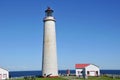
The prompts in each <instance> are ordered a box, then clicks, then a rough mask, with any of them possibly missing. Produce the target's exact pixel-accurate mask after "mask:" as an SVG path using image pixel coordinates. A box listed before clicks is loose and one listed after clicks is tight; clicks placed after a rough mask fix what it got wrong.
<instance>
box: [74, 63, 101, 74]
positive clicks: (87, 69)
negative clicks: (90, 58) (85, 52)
mask: <svg viewBox="0 0 120 80" xmlns="http://www.w3.org/2000/svg"><path fill="white" fill-rule="evenodd" d="M75 68H76V76H99V75H100V69H99V67H98V66H96V65H93V64H75Z"/></svg>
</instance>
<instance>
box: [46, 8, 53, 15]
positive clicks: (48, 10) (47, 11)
mask: <svg viewBox="0 0 120 80" xmlns="http://www.w3.org/2000/svg"><path fill="white" fill-rule="evenodd" d="M45 13H46V16H52V13H53V10H52V9H51V8H50V7H48V8H47V10H45Z"/></svg>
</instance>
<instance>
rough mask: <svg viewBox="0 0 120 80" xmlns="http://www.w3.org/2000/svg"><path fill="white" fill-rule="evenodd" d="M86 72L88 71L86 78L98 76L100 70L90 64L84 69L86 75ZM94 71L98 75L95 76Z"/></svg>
mask: <svg viewBox="0 0 120 80" xmlns="http://www.w3.org/2000/svg"><path fill="white" fill-rule="evenodd" d="M87 71H89V75H88V76H99V75H100V69H99V67H97V66H95V65H93V64H90V65H89V66H87V67H86V68H85V73H86V75H87ZM96 71H98V75H96Z"/></svg>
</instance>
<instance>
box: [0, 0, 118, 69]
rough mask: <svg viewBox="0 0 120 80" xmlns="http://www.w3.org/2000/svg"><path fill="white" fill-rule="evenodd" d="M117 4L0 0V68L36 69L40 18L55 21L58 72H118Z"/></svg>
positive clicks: (95, 0) (97, 0) (79, 0)
mask: <svg viewBox="0 0 120 80" xmlns="http://www.w3.org/2000/svg"><path fill="white" fill-rule="evenodd" d="M119 4H120V0H0V67H3V68H6V69H8V70H10V71H14V70H41V64H42V44H43V43H42V42H43V18H44V16H45V13H44V11H45V10H46V8H47V6H50V7H51V8H52V9H53V10H54V16H55V18H56V33H57V48H58V49H57V53H58V67H59V69H74V65H75V64H76V63H92V64H96V65H98V66H99V67H100V68H101V69H120V63H119V61H120V58H119V57H120V5H119Z"/></svg>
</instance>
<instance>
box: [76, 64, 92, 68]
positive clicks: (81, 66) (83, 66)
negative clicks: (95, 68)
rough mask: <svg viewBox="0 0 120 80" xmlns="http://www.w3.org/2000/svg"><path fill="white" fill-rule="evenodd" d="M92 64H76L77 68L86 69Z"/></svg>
mask: <svg viewBox="0 0 120 80" xmlns="http://www.w3.org/2000/svg"><path fill="white" fill-rule="evenodd" d="M89 65H90V64H75V68H85V67H87V66H89Z"/></svg>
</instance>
